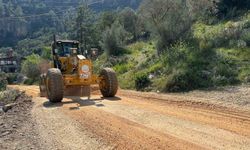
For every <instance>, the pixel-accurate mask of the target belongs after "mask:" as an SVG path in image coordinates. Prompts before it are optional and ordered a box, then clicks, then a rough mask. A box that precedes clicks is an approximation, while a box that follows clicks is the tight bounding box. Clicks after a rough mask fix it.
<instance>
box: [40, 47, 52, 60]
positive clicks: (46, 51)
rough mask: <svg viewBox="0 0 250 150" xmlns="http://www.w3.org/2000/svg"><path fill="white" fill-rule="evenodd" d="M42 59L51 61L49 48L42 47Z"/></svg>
mask: <svg viewBox="0 0 250 150" xmlns="http://www.w3.org/2000/svg"><path fill="white" fill-rule="evenodd" d="M42 58H43V59H45V60H51V59H52V54H51V48H50V47H43V49H42Z"/></svg>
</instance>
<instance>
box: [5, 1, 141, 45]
mask: <svg viewBox="0 0 250 150" xmlns="http://www.w3.org/2000/svg"><path fill="white" fill-rule="evenodd" d="M81 2H82V1H80V0H65V1H63V2H62V1H61V0H53V1H44V0H33V1H30V0H0V32H1V35H0V45H1V47H8V46H9V47H14V46H16V44H17V42H18V41H20V40H23V39H26V38H37V37H38V36H39V35H40V34H41V33H39V31H41V30H47V31H50V32H58V33H62V32H65V31H66V29H67V28H68V27H67V24H66V22H67V21H68V19H69V17H71V18H73V17H74V16H72V14H73V13H76V8H77V7H78V6H79V5H80V4H81ZM140 2H141V0H129V1H127V0H126V1H124V0H90V1H88V4H89V7H90V8H92V9H93V11H96V12H103V11H108V10H116V9H118V8H119V9H122V8H124V7H131V8H134V9H136V8H138V6H139V4H140ZM41 32H42V31H41Z"/></svg>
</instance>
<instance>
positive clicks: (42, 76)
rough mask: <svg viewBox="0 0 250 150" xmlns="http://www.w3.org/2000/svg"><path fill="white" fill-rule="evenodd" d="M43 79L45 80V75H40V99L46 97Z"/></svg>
mask: <svg viewBox="0 0 250 150" xmlns="http://www.w3.org/2000/svg"><path fill="white" fill-rule="evenodd" d="M45 79H46V74H41V75H40V80H39V89H40V97H46V96H47V91H46V85H45Z"/></svg>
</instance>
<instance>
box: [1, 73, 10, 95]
mask: <svg viewBox="0 0 250 150" xmlns="http://www.w3.org/2000/svg"><path fill="white" fill-rule="evenodd" d="M7 84H8V82H7V77H6V74H5V73H0V91H4V90H6V87H7Z"/></svg>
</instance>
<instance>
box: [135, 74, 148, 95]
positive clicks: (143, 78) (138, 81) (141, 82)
mask: <svg viewBox="0 0 250 150" xmlns="http://www.w3.org/2000/svg"><path fill="white" fill-rule="evenodd" d="M150 83H151V81H150V79H149V78H148V75H147V74H146V73H137V74H136V76H135V88H136V90H138V91H139V90H144V89H145V88H146V87H148V86H149V85H150Z"/></svg>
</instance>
